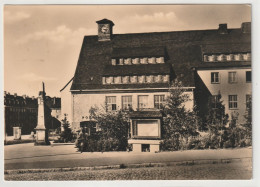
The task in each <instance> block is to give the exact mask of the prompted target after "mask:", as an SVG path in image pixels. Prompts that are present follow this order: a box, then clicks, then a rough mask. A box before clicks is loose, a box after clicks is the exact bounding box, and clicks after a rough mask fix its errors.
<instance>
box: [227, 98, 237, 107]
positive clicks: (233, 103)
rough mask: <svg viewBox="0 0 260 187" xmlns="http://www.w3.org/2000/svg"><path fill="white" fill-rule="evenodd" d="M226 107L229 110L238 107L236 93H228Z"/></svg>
mask: <svg viewBox="0 0 260 187" xmlns="http://www.w3.org/2000/svg"><path fill="white" fill-rule="evenodd" d="M232 98H233V99H232ZM228 108H229V109H230V110H237V109H238V97H237V95H228Z"/></svg>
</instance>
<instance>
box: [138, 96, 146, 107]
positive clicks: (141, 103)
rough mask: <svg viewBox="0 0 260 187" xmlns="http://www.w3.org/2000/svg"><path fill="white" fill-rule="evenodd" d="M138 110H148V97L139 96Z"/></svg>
mask: <svg viewBox="0 0 260 187" xmlns="http://www.w3.org/2000/svg"><path fill="white" fill-rule="evenodd" d="M138 108H148V95H139V96H138Z"/></svg>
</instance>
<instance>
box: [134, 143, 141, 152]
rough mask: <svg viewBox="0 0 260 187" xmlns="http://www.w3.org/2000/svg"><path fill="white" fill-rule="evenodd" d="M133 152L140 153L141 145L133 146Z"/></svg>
mask: <svg viewBox="0 0 260 187" xmlns="http://www.w3.org/2000/svg"><path fill="white" fill-rule="evenodd" d="M133 152H137V153H140V152H142V145H141V144H133Z"/></svg>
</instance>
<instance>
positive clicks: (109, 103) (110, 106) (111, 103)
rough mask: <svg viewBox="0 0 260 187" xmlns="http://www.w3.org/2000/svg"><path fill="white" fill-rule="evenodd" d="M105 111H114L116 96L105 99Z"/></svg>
mask: <svg viewBox="0 0 260 187" xmlns="http://www.w3.org/2000/svg"><path fill="white" fill-rule="evenodd" d="M106 106H107V111H112V110H116V96H107V97H106Z"/></svg>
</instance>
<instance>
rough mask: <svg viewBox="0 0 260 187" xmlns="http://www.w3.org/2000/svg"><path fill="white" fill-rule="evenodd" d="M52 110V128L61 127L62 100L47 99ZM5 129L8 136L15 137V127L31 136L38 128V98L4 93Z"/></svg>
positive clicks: (50, 121) (50, 117)
mask: <svg viewBox="0 0 260 187" xmlns="http://www.w3.org/2000/svg"><path fill="white" fill-rule="evenodd" d="M46 102H47V107H48V108H49V109H50V115H51V116H49V125H50V128H52V127H53V128H57V127H59V126H60V121H59V119H60V108H61V104H60V102H61V98H55V97H54V98H51V97H49V96H47V97H46ZM4 113H5V129H6V133H7V135H8V136H11V135H13V127H21V130H22V134H30V133H31V131H33V130H34V128H35V127H36V126H37V116H38V103H37V98H36V97H28V96H26V95H23V96H19V95H17V94H16V93H15V94H13V95H12V94H10V93H7V92H6V91H5V92H4Z"/></svg>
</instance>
